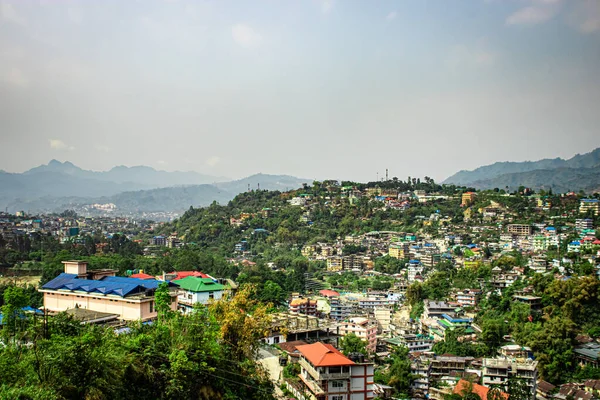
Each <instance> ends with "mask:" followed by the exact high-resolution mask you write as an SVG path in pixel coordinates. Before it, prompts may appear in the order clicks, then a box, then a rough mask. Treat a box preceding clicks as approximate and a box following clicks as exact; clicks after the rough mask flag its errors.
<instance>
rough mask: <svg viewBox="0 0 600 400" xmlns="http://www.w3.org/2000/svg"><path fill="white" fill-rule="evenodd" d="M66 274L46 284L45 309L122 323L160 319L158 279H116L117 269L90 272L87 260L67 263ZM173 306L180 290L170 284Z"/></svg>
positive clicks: (44, 290) (44, 286)
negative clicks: (78, 311)
mask: <svg viewBox="0 0 600 400" xmlns="http://www.w3.org/2000/svg"><path fill="white" fill-rule="evenodd" d="M63 264H64V266H65V267H64V268H65V272H64V273H62V274H60V275H59V276H57V277H56V278H54V279H52V280H51V281H50V282H48V283H46V284H44V285H43V286H42V287H41V288H40V289H39V291H40V292H42V293H43V294H44V308H45V309H46V310H47V311H49V312H61V311H66V310H68V309H74V308H81V309H86V310H91V311H95V312H97V313H104V314H112V315H118V318H119V319H121V320H127V321H135V320H142V321H145V320H149V319H153V318H156V317H157V312H156V304H155V302H154V291H155V290H156V288H158V286H159V285H160V284H161V283H162V282H161V281H158V280H156V279H137V278H125V277H118V276H115V271H114V270H93V271H87V262H85V261H63ZM168 285H169V293H170V296H171V303H170V307H171V309H172V310H174V311H175V310H177V287H176V286H175V285H174V284H173V283H168Z"/></svg>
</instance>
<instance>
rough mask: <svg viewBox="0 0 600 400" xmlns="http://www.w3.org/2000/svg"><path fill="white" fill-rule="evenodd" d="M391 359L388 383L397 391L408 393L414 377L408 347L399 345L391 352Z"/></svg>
mask: <svg viewBox="0 0 600 400" xmlns="http://www.w3.org/2000/svg"><path fill="white" fill-rule="evenodd" d="M391 359H392V362H391V364H390V366H389V369H388V372H387V377H388V378H389V379H388V384H389V385H390V386H393V387H394V389H395V390H396V392H397V393H400V394H403V395H407V394H408V393H409V391H410V385H411V384H412V381H413V379H414V376H413V375H412V374H411V372H410V371H411V368H410V360H409V359H408V349H407V348H406V347H404V346H399V347H397V348H396V349H395V350H394V352H393V353H392V354H391Z"/></svg>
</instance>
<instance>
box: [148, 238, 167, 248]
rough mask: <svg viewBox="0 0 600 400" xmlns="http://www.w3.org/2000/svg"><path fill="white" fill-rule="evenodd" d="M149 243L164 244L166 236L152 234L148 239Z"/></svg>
mask: <svg viewBox="0 0 600 400" xmlns="http://www.w3.org/2000/svg"><path fill="white" fill-rule="evenodd" d="M150 244H151V245H153V246H166V245H167V238H166V237H164V236H154V237H153V238H152V239H150Z"/></svg>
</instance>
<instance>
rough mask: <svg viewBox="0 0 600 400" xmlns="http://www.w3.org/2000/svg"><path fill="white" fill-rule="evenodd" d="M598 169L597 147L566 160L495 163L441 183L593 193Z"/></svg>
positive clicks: (598, 151) (461, 173)
mask: <svg viewBox="0 0 600 400" xmlns="http://www.w3.org/2000/svg"><path fill="white" fill-rule="evenodd" d="M598 167H600V148H597V149H595V150H593V151H592V152H590V153H586V154H577V155H576V156H574V157H572V158H570V159H568V160H564V159H562V158H555V159H544V160H539V161H525V162H497V163H494V164H491V165H486V166H483V167H479V168H477V169H475V170H473V171H460V172H458V173H456V174H454V175H452V176H451V177H449V178H448V179H446V180H445V181H444V182H443V183H446V184H455V185H464V186H474V187H477V188H482V189H491V188H495V187H498V188H504V187H506V186H508V187H510V188H514V187H518V186H521V185H522V186H527V187H531V188H542V187H548V186H553V185H554V189H553V190H557V189H558V188H559V187H562V188H567V189H569V190H580V189H584V190H592V189H593V188H596V187H599V186H600V180H598V181H595V180H594V178H593V177H594V176H595V175H594V174H595V172H594V171H595V169H596V168H598ZM550 171H556V172H550ZM584 175H585V177H584ZM558 179H560V180H561V181H559V180H558ZM561 191H563V190H561Z"/></svg>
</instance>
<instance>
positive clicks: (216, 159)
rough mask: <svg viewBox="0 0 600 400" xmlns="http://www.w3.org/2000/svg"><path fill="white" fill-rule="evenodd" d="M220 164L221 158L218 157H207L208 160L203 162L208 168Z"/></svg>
mask: <svg viewBox="0 0 600 400" xmlns="http://www.w3.org/2000/svg"><path fill="white" fill-rule="evenodd" d="M220 162H221V157H219V156H212V157H209V158H208V159H207V160H206V161H205V163H206V165H208V166H209V167H214V166H216V165H217V164H218V163H220Z"/></svg>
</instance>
